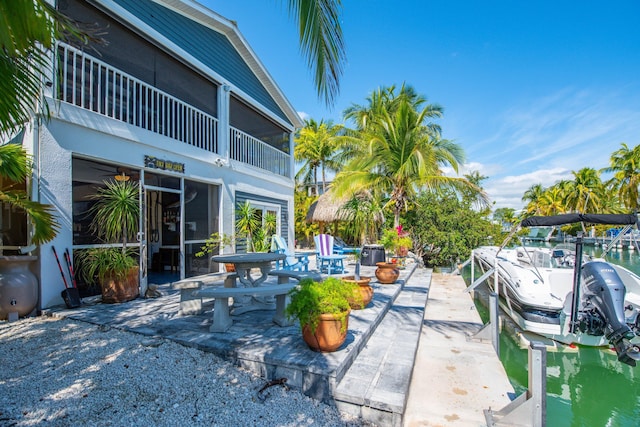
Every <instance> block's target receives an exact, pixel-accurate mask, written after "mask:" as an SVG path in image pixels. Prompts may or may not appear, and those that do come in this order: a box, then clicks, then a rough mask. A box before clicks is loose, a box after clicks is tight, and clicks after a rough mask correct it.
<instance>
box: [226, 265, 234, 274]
mask: <svg viewBox="0 0 640 427" xmlns="http://www.w3.org/2000/svg"><path fill="white" fill-rule="evenodd" d="M224 269H225V271H226V272H227V273H234V272H235V271H236V265H235V264H225V265H224Z"/></svg>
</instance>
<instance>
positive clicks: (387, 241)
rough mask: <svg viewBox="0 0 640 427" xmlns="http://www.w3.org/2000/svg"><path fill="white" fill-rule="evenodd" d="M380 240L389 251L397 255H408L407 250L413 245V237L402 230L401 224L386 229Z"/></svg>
mask: <svg viewBox="0 0 640 427" xmlns="http://www.w3.org/2000/svg"><path fill="white" fill-rule="evenodd" d="M379 242H380V244H381V245H382V246H383V247H384V249H385V250H386V251H387V252H391V253H392V254H394V255H396V256H407V250H408V249H409V248H410V247H411V246H412V241H411V237H410V236H409V235H408V234H406V233H405V232H403V231H402V228H401V226H400V227H398V229H387V230H384V231H383V232H382V237H381V238H380V241H379Z"/></svg>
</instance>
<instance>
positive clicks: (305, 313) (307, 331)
mask: <svg viewBox="0 0 640 427" xmlns="http://www.w3.org/2000/svg"><path fill="white" fill-rule="evenodd" d="M355 292H357V285H355V284H353V283H345V282H344V281H342V280H341V279H339V278H337V277H329V278H327V279H326V280H324V281H322V282H314V281H313V280H312V279H310V278H307V279H302V280H301V281H300V283H299V286H297V287H296V288H294V289H292V290H291V292H290V293H289V295H290V297H291V301H290V303H289V304H288V305H287V308H286V313H287V317H289V319H298V321H299V323H300V328H301V330H302V338H303V339H304V341H305V342H306V343H307V345H308V346H309V348H311V349H312V350H314V351H320V352H331V351H335V350H337V349H338V348H339V347H340V346H341V345H342V344H343V343H344V341H345V339H346V337H347V329H348V323H349V313H350V311H351V308H350V305H349V299H350V298H353V297H354V294H355Z"/></svg>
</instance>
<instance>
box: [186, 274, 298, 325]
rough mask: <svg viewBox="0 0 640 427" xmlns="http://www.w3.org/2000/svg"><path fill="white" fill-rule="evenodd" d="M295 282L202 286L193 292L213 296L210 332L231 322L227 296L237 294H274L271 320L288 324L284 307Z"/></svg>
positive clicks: (203, 295)
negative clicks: (274, 306)
mask: <svg viewBox="0 0 640 427" xmlns="http://www.w3.org/2000/svg"><path fill="white" fill-rule="evenodd" d="M296 286H297V285H295V284H282V285H269V286H257V287H255V288H253V287H251V288H226V287H224V288H220V287H218V288H204V289H200V290H197V291H194V292H193V295H194V296H197V297H201V298H202V297H210V298H215V303H214V305H213V324H212V325H211V327H210V328H209V331H210V332H225V331H227V330H228V329H229V328H230V327H231V325H232V324H233V320H231V316H230V315H229V298H234V297H239V296H251V297H258V296H275V298H276V314H275V315H274V316H273V321H274V323H276V324H277V325H279V326H289V325H291V324H292V322H290V321H289V320H288V319H287V317H286V315H285V312H284V310H285V308H286V306H287V304H288V302H289V301H288V295H287V294H288V293H289V291H290V290H291V289H293V288H295V287H296Z"/></svg>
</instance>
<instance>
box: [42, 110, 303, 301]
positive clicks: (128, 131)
mask: <svg viewBox="0 0 640 427" xmlns="http://www.w3.org/2000/svg"><path fill="white" fill-rule="evenodd" d="M55 114H56V117H55V118H53V119H52V120H51V121H50V122H49V123H46V124H43V125H42V126H40V128H39V130H37V131H34V132H33V134H32V136H31V138H32V142H33V147H34V152H35V153H38V155H37V158H35V159H34V160H35V161H36V163H37V168H36V170H37V171H38V173H39V186H38V188H39V195H40V199H41V201H42V202H43V203H48V204H51V205H52V206H53V207H54V208H55V212H56V216H57V219H58V222H59V224H60V232H59V234H58V236H57V237H56V238H55V240H54V241H53V242H51V243H50V244H47V245H43V246H42V247H41V248H40V255H41V262H40V274H39V276H40V282H41V296H40V306H41V308H47V307H51V306H54V305H59V304H63V300H62V298H61V296H60V292H61V291H62V290H63V289H64V285H63V282H62V278H61V277H60V272H59V269H58V266H57V264H56V261H55V258H54V255H53V251H52V249H51V246H55V247H56V250H57V252H58V255H59V257H60V261H61V263H62V265H63V268H65V269H66V265H65V263H64V258H63V257H62V254H63V253H64V250H65V248H69V250H71V249H72V243H73V231H72V225H73V220H72V207H73V203H72V186H71V181H72V157H73V156H81V157H86V158H93V159H96V160H104V161H107V162H111V163H117V164H121V165H123V166H128V167H131V168H135V169H144V157H145V155H149V156H154V157H157V158H160V159H166V160H171V161H175V162H180V163H184V164H185V173H184V174H178V173H173V174H172V175H174V176H180V177H184V178H187V179H193V180H198V181H202V182H206V183H209V184H217V185H219V186H220V187H219V188H220V194H221V207H220V209H221V211H220V221H221V224H222V227H223V230H222V231H223V232H225V233H227V234H233V232H234V195H235V192H236V191H243V192H247V193H253V194H259V195H262V196H266V197H271V198H275V199H280V200H286V201H287V203H288V207H289V219H290V221H289V224H282V226H283V227H286V230H287V234H288V236H289V241H290V242H293V239H294V231H293V226H294V212H293V185H294V184H293V180H291V179H290V178H285V177H280V176H276V175H273V174H269V173H263V172H261V171H260V170H258V169H256V168H252V167H250V166H246V165H244V164H241V163H238V162H234V161H230V162H229V161H227V166H222V167H219V166H215V165H214V164H213V162H214V160H215V159H217V158H218V157H219V156H218V155H216V154H213V153H209V152H206V151H204V150H201V149H198V148H195V147H192V146H189V145H187V144H184V143H181V142H177V141H175V140H172V139H170V138H167V137H164V136H161V135H158V134H155V133H152V132H150V131H147V130H144V129H141V128H137V127H135V126H131V125H128V124H126V123H123V122H119V121H117V120H113V119H109V118H107V117H103V116H100V115H98V114H95V113H91V112H88V111H85V110H82V109H79V108H76V107H73V106H71V105H67V104H62V105H60V104H58V106H57V108H56V109H55ZM38 141H39V144H38ZM222 143H223V144H225V143H226V141H222ZM221 152H225V151H224V150H221ZM146 170H149V171H151V172H154V173H167V174H169V173H168V172H166V171H160V170H157V169H146ZM65 271H66V270H65Z"/></svg>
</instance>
